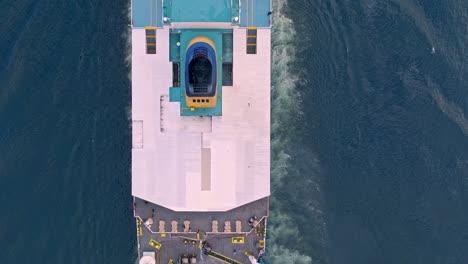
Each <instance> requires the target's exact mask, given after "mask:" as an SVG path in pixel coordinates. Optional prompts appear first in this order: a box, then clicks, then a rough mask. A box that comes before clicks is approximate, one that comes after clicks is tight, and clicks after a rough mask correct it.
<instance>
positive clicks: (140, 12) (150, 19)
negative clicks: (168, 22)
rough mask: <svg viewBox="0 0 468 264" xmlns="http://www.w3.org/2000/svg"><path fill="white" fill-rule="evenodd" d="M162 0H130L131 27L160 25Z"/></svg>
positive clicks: (161, 21)
mask: <svg viewBox="0 0 468 264" xmlns="http://www.w3.org/2000/svg"><path fill="white" fill-rule="evenodd" d="M162 15H163V7H162V0H132V23H133V27H146V26H157V27H162V25H163V20H162Z"/></svg>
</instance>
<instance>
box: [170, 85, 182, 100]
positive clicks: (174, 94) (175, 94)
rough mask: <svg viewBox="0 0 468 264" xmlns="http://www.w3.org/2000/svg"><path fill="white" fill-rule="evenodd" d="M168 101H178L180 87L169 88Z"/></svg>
mask: <svg viewBox="0 0 468 264" xmlns="http://www.w3.org/2000/svg"><path fill="white" fill-rule="evenodd" d="M169 102H180V87H171V88H169Z"/></svg>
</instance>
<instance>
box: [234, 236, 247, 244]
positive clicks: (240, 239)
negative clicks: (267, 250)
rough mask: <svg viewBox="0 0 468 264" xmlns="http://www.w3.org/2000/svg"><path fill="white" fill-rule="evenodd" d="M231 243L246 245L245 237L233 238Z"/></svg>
mask: <svg viewBox="0 0 468 264" xmlns="http://www.w3.org/2000/svg"><path fill="white" fill-rule="evenodd" d="M231 242H232V243H233V244H244V242H245V239H244V237H233V238H231Z"/></svg>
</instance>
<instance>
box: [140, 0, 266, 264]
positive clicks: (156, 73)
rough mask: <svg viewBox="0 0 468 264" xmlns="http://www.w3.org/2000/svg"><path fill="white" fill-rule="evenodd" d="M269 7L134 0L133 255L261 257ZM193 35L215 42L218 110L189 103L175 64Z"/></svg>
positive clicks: (208, 0) (257, 1)
mask: <svg viewBox="0 0 468 264" xmlns="http://www.w3.org/2000/svg"><path fill="white" fill-rule="evenodd" d="M270 8H271V6H270V1H269V0H245V1H244V0H242V1H235V0H234V1H232V0H199V1H192V0H149V1H148V0H132V11H131V14H132V195H133V196H134V215H135V218H136V229H137V236H138V255H139V256H140V257H143V256H145V255H148V254H150V255H151V254H154V255H155V258H156V263H164V264H166V263H171V262H170V261H171V260H172V261H174V263H181V260H180V258H181V257H183V256H188V257H192V256H194V257H195V258H196V260H197V263H202V264H203V263H222V262H224V263H236V264H241V263H242V264H243V263H250V261H249V260H248V257H247V256H246V255H245V254H244V253H245V252H248V253H249V254H252V256H255V257H257V256H259V255H261V254H262V252H261V251H263V249H264V247H265V243H266V240H265V239H266V224H267V223H266V222H267V217H268V202H269V198H268V197H269V195H270V57H271V29H270V16H269V14H268V13H269V10H270ZM148 26H151V27H150V28H151V30H153V32H154V33H151V35H150V37H148V31H147V29H145V27H148ZM252 28H253V29H252ZM252 30H253V31H252ZM249 32H250V33H249ZM251 32H254V33H255V36H254V37H253V38H252V36H251V35H249V34H251ZM199 36H203V37H205V38H208V39H210V40H212V42H213V43H214V46H215V50H216V60H217V61H218V62H219V64H218V65H219V68H218V70H217V74H218V76H217V77H218V79H219V81H220V82H219V83H218V84H217V85H218V90H217V94H216V98H217V105H216V107H210V108H202V107H200V108H197V109H191V108H190V107H188V105H187V104H186V103H187V102H186V98H187V97H186V95H185V89H184V84H183V83H182V82H183V80H184V78H183V77H184V72H183V71H182V70H181V69H183V66H184V65H186V61H185V54H186V53H185V52H186V50H187V47H188V43H190V41H191V40H193V39H195V38H196V37H199ZM226 36H227V37H226ZM249 36H250V38H249ZM148 39H150V40H151V41H152V42H151V43H154V44H151V45H152V46H151V47H152V50H154V51H155V53H154V54H149V53H148V49H147V48H148ZM252 41H254V42H255V44H254V45H255V53H254V54H251V53H249V48H251V46H249V45H253V44H251V43H252ZM226 66H227V68H225V67H226ZM178 67H180V68H178ZM229 67H230V68H229ZM225 69H230V70H227V71H226V72H224V71H225ZM225 73H226V74H225ZM177 75H180V76H178V77H177ZM224 76H229V78H230V81H229V82H227V83H226V84H225V83H223V78H224ZM226 79H228V77H226ZM194 102H195V101H194ZM189 103H190V101H189ZM252 219H255V221H254V222H255V223H254V224H251V223H249V220H250V221H253V220H252ZM187 221H189V222H190V224H189V225H190V226H188V222H187ZM208 244H209V245H210V247H208ZM207 248H211V249H212V252H211V253H209V254H208V255H207V254H205V253H206V252H204V251H205V250H206V251H207V252H208V251H209V250H208V249H207ZM214 252H217V253H214Z"/></svg>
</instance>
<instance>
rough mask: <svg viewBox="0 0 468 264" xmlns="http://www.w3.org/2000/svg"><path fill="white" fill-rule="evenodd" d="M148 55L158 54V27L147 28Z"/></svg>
mask: <svg viewBox="0 0 468 264" xmlns="http://www.w3.org/2000/svg"><path fill="white" fill-rule="evenodd" d="M145 34H146V54H156V27H154V26H147V27H145Z"/></svg>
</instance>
